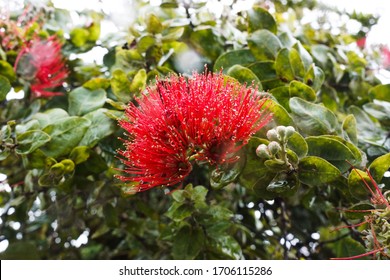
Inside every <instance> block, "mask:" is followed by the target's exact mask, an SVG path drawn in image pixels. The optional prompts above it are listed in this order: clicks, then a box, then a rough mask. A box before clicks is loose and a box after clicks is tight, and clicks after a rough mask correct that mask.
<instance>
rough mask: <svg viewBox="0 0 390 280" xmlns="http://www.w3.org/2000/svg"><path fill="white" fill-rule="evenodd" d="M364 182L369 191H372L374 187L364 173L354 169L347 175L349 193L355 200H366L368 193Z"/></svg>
mask: <svg viewBox="0 0 390 280" xmlns="http://www.w3.org/2000/svg"><path fill="white" fill-rule="evenodd" d="M359 174H360V176H359ZM364 182H366V183H367V184H368V185H369V186H370V187H371V189H372V190H374V186H373V184H372V182H371V180H370V177H368V175H367V173H366V172H364V171H362V170H359V169H357V168H354V169H353V170H352V171H351V173H349V176H348V188H349V191H350V193H351V194H352V195H353V196H354V197H355V198H357V199H359V200H363V199H368V197H369V195H370V191H369V190H368V189H367V186H366V185H365V183H364Z"/></svg>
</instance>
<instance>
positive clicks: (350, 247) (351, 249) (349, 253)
mask: <svg viewBox="0 0 390 280" xmlns="http://www.w3.org/2000/svg"><path fill="white" fill-rule="evenodd" d="M333 251H334V252H335V254H336V257H338V258H345V257H353V256H357V255H360V254H364V253H365V252H366V249H365V248H364V246H363V245H362V244H361V243H359V242H358V241H356V240H354V239H352V238H351V237H347V238H342V239H341V240H339V241H338V242H336V244H335V246H334V249H333ZM362 259H363V258H362ZM365 259H367V258H365Z"/></svg>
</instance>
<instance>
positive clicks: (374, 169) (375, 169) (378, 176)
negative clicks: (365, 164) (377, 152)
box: [369, 153, 390, 183]
mask: <svg viewBox="0 0 390 280" xmlns="http://www.w3.org/2000/svg"><path fill="white" fill-rule="evenodd" d="M389 168H390V153H388V154H385V155H382V156H380V157H377V158H376V159H374V161H373V162H372V163H371V164H370V167H369V170H370V173H371V176H372V177H373V178H374V180H375V181H376V182H377V183H380V182H381V181H382V178H383V175H384V174H385V172H386V171H387V170H389Z"/></svg>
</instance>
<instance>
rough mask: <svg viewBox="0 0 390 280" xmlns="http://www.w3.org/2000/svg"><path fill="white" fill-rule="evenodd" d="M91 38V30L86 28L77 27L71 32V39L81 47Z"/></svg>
mask: <svg viewBox="0 0 390 280" xmlns="http://www.w3.org/2000/svg"><path fill="white" fill-rule="evenodd" d="M88 38H89V31H88V30H87V29H85V28H80V27H76V28H74V29H73V30H72V31H71V32H70V41H71V42H72V44H73V45H75V46H76V47H78V48H80V47H82V46H84V45H85V44H86V43H87V41H88Z"/></svg>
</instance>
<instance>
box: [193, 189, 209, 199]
mask: <svg viewBox="0 0 390 280" xmlns="http://www.w3.org/2000/svg"><path fill="white" fill-rule="evenodd" d="M207 193H208V190H207V189H206V188H205V187H203V186H196V187H195V188H193V190H192V192H191V200H192V201H194V202H195V203H197V202H204V201H206V195H207Z"/></svg>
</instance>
